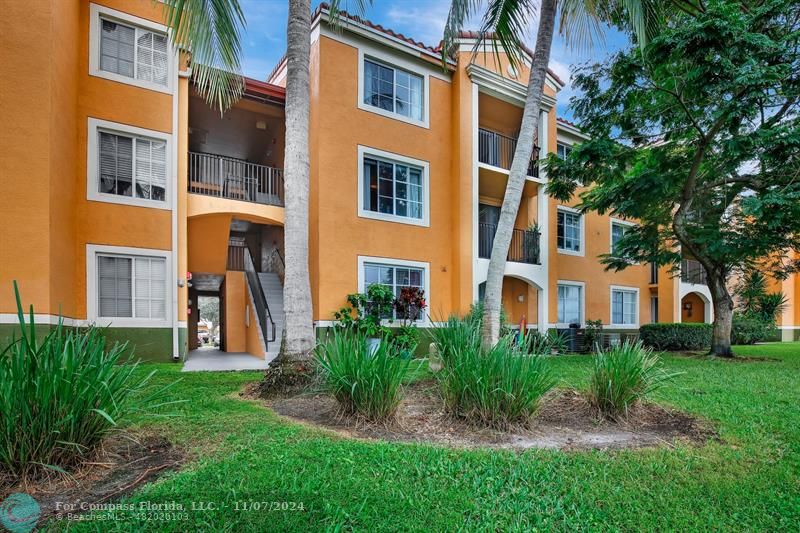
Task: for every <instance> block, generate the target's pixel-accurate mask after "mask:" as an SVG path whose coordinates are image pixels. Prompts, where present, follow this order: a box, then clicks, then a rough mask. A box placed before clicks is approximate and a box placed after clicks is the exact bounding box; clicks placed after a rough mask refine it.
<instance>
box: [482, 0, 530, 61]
mask: <svg viewBox="0 0 800 533" xmlns="http://www.w3.org/2000/svg"><path fill="white" fill-rule="evenodd" d="M535 13H536V4H535V2H533V1H532V0H491V1H490V2H489V5H488V8H487V9H486V13H485V14H484V16H483V22H482V23H481V29H480V37H479V39H478V42H476V43H475V47H474V49H473V54H474V53H476V52H477V50H478V48H479V46H480V45H481V44H482V43H483V42H484V40H485V37H487V36H491V39H490V42H491V45H492V51H493V53H494V55H495V58H496V59H497V60H498V62H499V59H500V51H501V50H502V51H503V52H505V53H506V56H507V57H508V61H509V63H510V64H511V67H512V68H515V69H518V68H519V66H520V65H521V64H523V63H524V57H525V54H526V48H525V44H524V36H525V33H526V32H527V30H528V28H529V23H530V18H531V17H532V16H533V15H534V14H535Z"/></svg>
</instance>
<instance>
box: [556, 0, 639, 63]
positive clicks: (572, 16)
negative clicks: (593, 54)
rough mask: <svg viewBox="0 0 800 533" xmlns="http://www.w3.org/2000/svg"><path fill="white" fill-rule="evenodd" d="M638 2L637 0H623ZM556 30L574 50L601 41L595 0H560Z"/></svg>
mask: <svg viewBox="0 0 800 533" xmlns="http://www.w3.org/2000/svg"><path fill="white" fill-rule="evenodd" d="M623 1H625V2H627V3H632V4H638V3H640V2H638V1H637V0H623ZM559 4H560V13H559V25H558V32H559V33H560V34H561V35H562V36H563V37H564V40H565V41H566V42H567V44H568V45H569V46H570V47H571V48H572V49H574V50H581V51H587V50H589V49H591V48H592V46H593V45H594V44H595V43H602V42H603V41H604V37H603V27H602V23H601V19H600V14H599V13H598V4H597V2H595V0H561V2H559Z"/></svg>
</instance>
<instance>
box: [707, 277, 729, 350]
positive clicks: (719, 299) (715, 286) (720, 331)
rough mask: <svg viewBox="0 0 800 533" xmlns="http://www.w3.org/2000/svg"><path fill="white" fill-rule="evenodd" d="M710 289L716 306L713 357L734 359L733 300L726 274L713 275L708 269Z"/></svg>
mask: <svg viewBox="0 0 800 533" xmlns="http://www.w3.org/2000/svg"><path fill="white" fill-rule="evenodd" d="M706 277H707V278H708V288H709V290H710V291H711V298H712V300H713V305H714V332H713V333H712V336H711V355H716V356H718V357H733V351H731V329H732V325H733V298H731V295H730V294H729V293H728V286H727V279H726V277H725V275H724V274H719V273H713V274H712V273H711V272H709V271H708V269H706Z"/></svg>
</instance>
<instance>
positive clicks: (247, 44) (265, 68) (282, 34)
mask: <svg viewBox="0 0 800 533" xmlns="http://www.w3.org/2000/svg"><path fill="white" fill-rule="evenodd" d="M240 3H241V6H242V9H243V10H244V14H245V19H246V21H247V28H246V31H245V33H244V35H243V40H242V44H243V47H242V48H243V62H242V68H243V71H244V74H245V75H246V76H248V77H250V78H255V79H258V80H264V79H266V77H267V75H268V74H269V73H270V72H271V71H272V68H273V67H274V66H275V64H276V63H277V62H278V60H279V59H280V58H281V56H282V55H283V53H284V51H285V49H286V19H287V17H288V1H287V0H240ZM349 3H350V4H351V5H352V6H355V5H356V4H355V2H353V1H350V2H349ZM318 4H319V1H317V0H312V7H313V8H316V6H317V5H318ZM347 7H348V0H344V1H343V2H342V8H343V9H345V10H346V9H347ZM449 7H450V2H449V0H373V2H372V6H370V7H368V8H367V11H366V13H365V14H364V15H365V18H367V19H369V20H370V21H372V22H374V23H376V24H381V25H382V26H383V27H385V28H391V29H393V30H394V31H396V32H399V33H402V34H403V35H406V36H408V37H412V38H414V39H416V40H418V41H422V42H423V43H425V44H427V45H431V46H436V45H437V44H438V43H439V41H440V40H441V38H442V30H443V28H444V23H445V20H446V19H447V11H448V9H449ZM479 22H480V19H475V20H474V24H470V25H469V26H468V27H465V29H478V26H479ZM534 24H535V23H534ZM532 26H533V25H532ZM534 38H535V31H534V30H533V29H532V30H531V31H530V32H529V35H528V36H527V42H528V44H529V45H530V46H531V47H533V43H534ZM626 45H627V39H626V38H625V36H624V35H621V34H619V33H617V32H615V31H611V30H609V31H607V32H605V38H604V41H603V42H596V43H595V44H594V45H593V47H592V48H591V50H579V51H578V50H573V49H571V48H570V47H569V46H568V45H566V44H565V43H564V40H563V39H562V38H561V37H560V36H558V35H556V37H555V39H554V40H553V49H552V52H551V56H550V68H551V69H552V70H553V71H554V72H555V73H556V74H558V76H559V77H560V78H561V79H562V80H564V81H565V82H566V83H567V86H566V87H565V88H564V89H562V91H561V92H560V93H559V96H558V115H559V116H561V117H563V118H566V119H568V120H570V119H572V118H573V117H572V112H571V110H570V109H569V99H570V98H571V97H572V96H573V95H574V94H575V91H574V90H573V88H572V86H571V83H570V77H571V76H570V68H571V66H573V65H579V64H583V63H586V62H595V61H602V60H603V59H604V58H605V57H607V55H608V54H609V53H613V52H614V51H617V50H619V49H621V48H623V47H625V46H626Z"/></svg>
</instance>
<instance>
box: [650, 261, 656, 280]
mask: <svg viewBox="0 0 800 533" xmlns="http://www.w3.org/2000/svg"><path fill="white" fill-rule="evenodd" d="M656 283H658V265H657V264H655V263H650V284H651V285H655V284H656Z"/></svg>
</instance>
